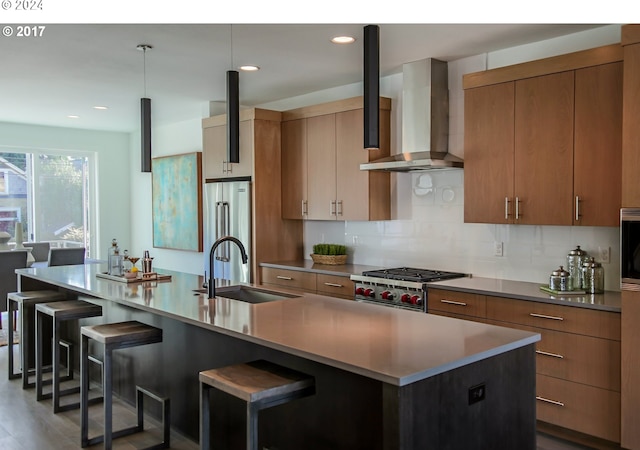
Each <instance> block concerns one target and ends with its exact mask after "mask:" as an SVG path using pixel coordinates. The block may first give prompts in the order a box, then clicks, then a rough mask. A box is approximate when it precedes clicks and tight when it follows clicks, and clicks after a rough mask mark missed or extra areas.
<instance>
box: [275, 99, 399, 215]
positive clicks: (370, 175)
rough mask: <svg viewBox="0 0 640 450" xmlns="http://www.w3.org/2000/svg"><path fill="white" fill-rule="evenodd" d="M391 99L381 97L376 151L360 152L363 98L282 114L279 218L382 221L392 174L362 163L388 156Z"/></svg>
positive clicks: (386, 209)
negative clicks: (280, 205)
mask: <svg viewBox="0 0 640 450" xmlns="http://www.w3.org/2000/svg"><path fill="white" fill-rule="evenodd" d="M390 107H391V102H390V100H389V99H385V98H382V99H381V110H380V117H381V118H380V147H381V148H380V149H379V150H375V151H366V150H364V149H363V145H362V136H363V110H362V99H361V97H357V98H353V99H347V100H341V101H337V102H331V103H326V104H321V105H314V106H310V107H305V108H299V109H296V110H291V111H285V112H283V123H282V167H283V170H282V184H283V187H284V189H283V191H282V194H283V198H282V204H283V217H284V218H287V219H309V220H385V219H389V218H390V216H391V209H390V208H391V206H390V205H391V203H390V196H391V192H390V175H389V173H383V172H369V171H361V170H360V164H363V163H366V162H369V161H372V160H375V159H378V158H381V157H384V156H388V155H389V153H390V150H389V146H390Z"/></svg>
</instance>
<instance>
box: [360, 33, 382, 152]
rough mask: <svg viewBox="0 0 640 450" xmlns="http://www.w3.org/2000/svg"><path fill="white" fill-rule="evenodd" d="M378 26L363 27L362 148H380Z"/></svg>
mask: <svg viewBox="0 0 640 450" xmlns="http://www.w3.org/2000/svg"><path fill="white" fill-rule="evenodd" d="M379 33H380V32H379V27H378V25H367V26H366V27H364V148H365V150H377V149H379V148H380V36H379Z"/></svg>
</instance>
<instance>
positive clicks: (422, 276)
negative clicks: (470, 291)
mask: <svg viewBox="0 0 640 450" xmlns="http://www.w3.org/2000/svg"><path fill="white" fill-rule="evenodd" d="M362 275H363V276H367V277H375V278H387V279H390V280H403V281H417V282H420V283H426V282H429V281H440V280H449V279H452V278H461V277H466V276H467V275H466V274H464V273H460V272H445V271H442V270H431V269H416V268H413V267H398V268H395V269H378V270H368V271H366V272H362Z"/></svg>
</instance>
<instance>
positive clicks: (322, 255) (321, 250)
mask: <svg viewBox="0 0 640 450" xmlns="http://www.w3.org/2000/svg"><path fill="white" fill-rule="evenodd" d="M311 259H312V260H313V262H314V263H316V264H330V265H339V264H344V263H346V262H347V247H346V246H345V245H340V244H315V245H314V246H313V253H312V254H311Z"/></svg>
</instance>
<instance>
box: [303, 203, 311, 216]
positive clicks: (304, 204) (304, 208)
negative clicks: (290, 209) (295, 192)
mask: <svg viewBox="0 0 640 450" xmlns="http://www.w3.org/2000/svg"><path fill="white" fill-rule="evenodd" d="M308 213H309V211H308V210H307V201H306V200H302V215H303V216H305V215H307V214H308Z"/></svg>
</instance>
